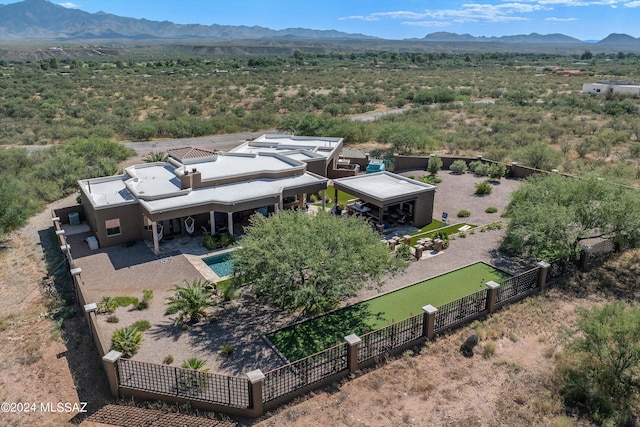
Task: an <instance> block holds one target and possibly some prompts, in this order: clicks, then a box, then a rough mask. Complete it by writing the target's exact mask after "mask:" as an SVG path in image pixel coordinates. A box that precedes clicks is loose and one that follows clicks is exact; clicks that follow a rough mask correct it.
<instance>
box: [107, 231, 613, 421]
mask: <svg viewBox="0 0 640 427" xmlns="http://www.w3.org/2000/svg"><path fill="white" fill-rule="evenodd" d="M613 252H614V246H613V244H612V243H611V242H609V241H606V242H602V243H599V244H597V245H594V246H593V247H592V248H591V251H590V257H589V258H588V260H587V261H588V263H589V264H590V265H597V264H598V263H600V262H602V261H603V260H604V259H606V258H607V257H609V256H610V254H612V253H613ZM577 269H578V263H577V261H575V260H557V261H554V262H552V263H550V268H549V270H548V271H547V281H548V282H551V281H553V280H556V279H559V278H562V277H565V276H567V275H569V274H572V273H574V272H575V271H576V270H577ZM539 274H540V267H536V268H534V269H531V270H528V271H526V272H524V273H522V274H519V275H518V276H514V277H511V278H509V279H506V280H503V281H502V282H501V283H500V286H499V287H498V288H497V290H496V300H495V306H494V308H499V307H501V306H504V305H506V304H509V303H512V302H515V301H517V300H520V299H522V298H524V297H526V296H528V295H531V294H532V293H534V292H536V291H537V290H538V285H539V283H538V279H539ZM488 297H489V290H488V289H483V290H481V291H478V292H475V293H473V294H470V295H467V296H465V297H463V298H460V299H458V300H455V301H451V302H449V303H447V304H444V305H442V306H440V307H438V310H437V312H436V313H435V319H434V321H435V324H434V328H433V332H434V333H442V332H443V331H445V330H448V329H453V328H455V327H458V326H460V325H462V324H464V323H467V322H469V321H471V320H473V319H475V318H477V317H480V316H481V315H483V314H485V313H487V312H488V310H489V304H490V302H489V301H488ZM427 302H428V301H427ZM425 321H426V318H425V314H424V313H421V314H417V315H414V316H411V317H409V318H407V319H404V320H401V321H399V322H396V323H394V324H392V325H389V326H386V327H383V328H381V329H378V330H375V331H372V332H369V333H367V334H364V335H362V336H361V337H360V338H361V342H360V344H359V346H358V351H357V363H356V364H357V365H359V364H360V363H362V362H365V361H368V360H371V359H373V358H375V357H378V356H380V355H383V354H387V353H389V352H391V351H393V350H394V349H397V348H399V347H402V346H404V345H406V344H409V343H412V342H414V341H417V340H419V339H422V338H423V337H424V334H425V330H424V327H425V325H427V323H425ZM347 350H348V344H347V343H346V342H345V343H341V344H338V345H336V346H334V347H331V348H328V349H326V350H324V351H322V352H319V353H316V354H314V355H311V356H309V357H306V358H304V359H301V360H298V361H296V362H293V363H289V364H287V365H285V366H282V367H279V368H276V369H274V370H272V371H269V372H267V373H265V378H264V382H263V388H262V402H263V403H267V402H272V401H274V400H276V399H279V398H283V397H284V398H286V397H287V396H292V395H293V394H294V393H295V392H298V391H299V390H301V389H305V388H307V390H309V389H311V388H313V385H314V384H316V383H319V382H321V381H323V380H325V379H329V378H331V377H334V376H335V375H341V374H344V375H346V373H347V372H348V370H349V367H350V366H351V365H350V364H351V363H353V362H354V361H353V360H351V361H349V360H348V358H349V357H354V356H356V355H355V354H354V353H351V354H350V355H349V353H348V351H347ZM117 374H118V383H119V384H118V385H119V386H120V387H123V388H129V389H134V390H141V391H145V392H151V393H156V394H162V395H167V396H177V397H181V398H185V399H190V400H199V401H203V402H210V403H214V404H218V405H226V406H229V407H234V408H241V409H250V408H251V407H252V403H253V402H252V400H251V390H250V384H249V381H248V378H245V377H232V376H226V375H218V374H210V373H206V372H200V371H194V370H189V369H182V368H176V367H170V366H166V365H157V364H153V363H146V362H138V361H133V360H129V359H120V360H119V361H118V364H117ZM334 378H335V377H334ZM258 398H259V397H258Z"/></svg>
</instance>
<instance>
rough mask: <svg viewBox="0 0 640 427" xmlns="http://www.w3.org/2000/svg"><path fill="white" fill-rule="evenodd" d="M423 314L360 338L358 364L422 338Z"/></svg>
mask: <svg viewBox="0 0 640 427" xmlns="http://www.w3.org/2000/svg"><path fill="white" fill-rule="evenodd" d="M423 319H424V314H416V315H415V316H411V317H409V318H407V319H404V320H401V321H399V322H396V323H394V324H392V325H389V326H385V327H383V328H380V329H378V330H375V331H373V332H369V333H367V334H364V335H362V336H361V337H360V339H361V340H362V341H361V342H360V347H358V363H362V362H364V361H366V360H369V359H372V358H374V357H377V356H380V355H381V354H385V353H388V352H390V351H391V350H393V349H394V348H397V347H401V346H403V345H405V344H408V343H410V342H412V341H416V340H418V339H420V338H421V337H422V324H423Z"/></svg>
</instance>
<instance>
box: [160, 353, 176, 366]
mask: <svg viewBox="0 0 640 427" xmlns="http://www.w3.org/2000/svg"><path fill="white" fill-rule="evenodd" d="M162 363H164V364H165V365H171V364H172V363H173V356H172V355H170V354H168V355H166V356H165V357H164V359H162Z"/></svg>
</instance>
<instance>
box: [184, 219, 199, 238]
mask: <svg viewBox="0 0 640 427" xmlns="http://www.w3.org/2000/svg"><path fill="white" fill-rule="evenodd" d="M184 229H185V231H186V232H187V233H188V234H189V235H191V236H192V235H193V232H194V231H196V220H195V219H193V218H191V217H187V219H185V220H184Z"/></svg>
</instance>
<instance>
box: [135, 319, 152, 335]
mask: <svg viewBox="0 0 640 427" xmlns="http://www.w3.org/2000/svg"><path fill="white" fill-rule="evenodd" d="M131 327H132V328H134V329H135V330H136V331H140V332H144V331H148V330H149V329H151V323H150V322H149V321H148V320H138V321H136V322H134V323H133V325H131Z"/></svg>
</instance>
